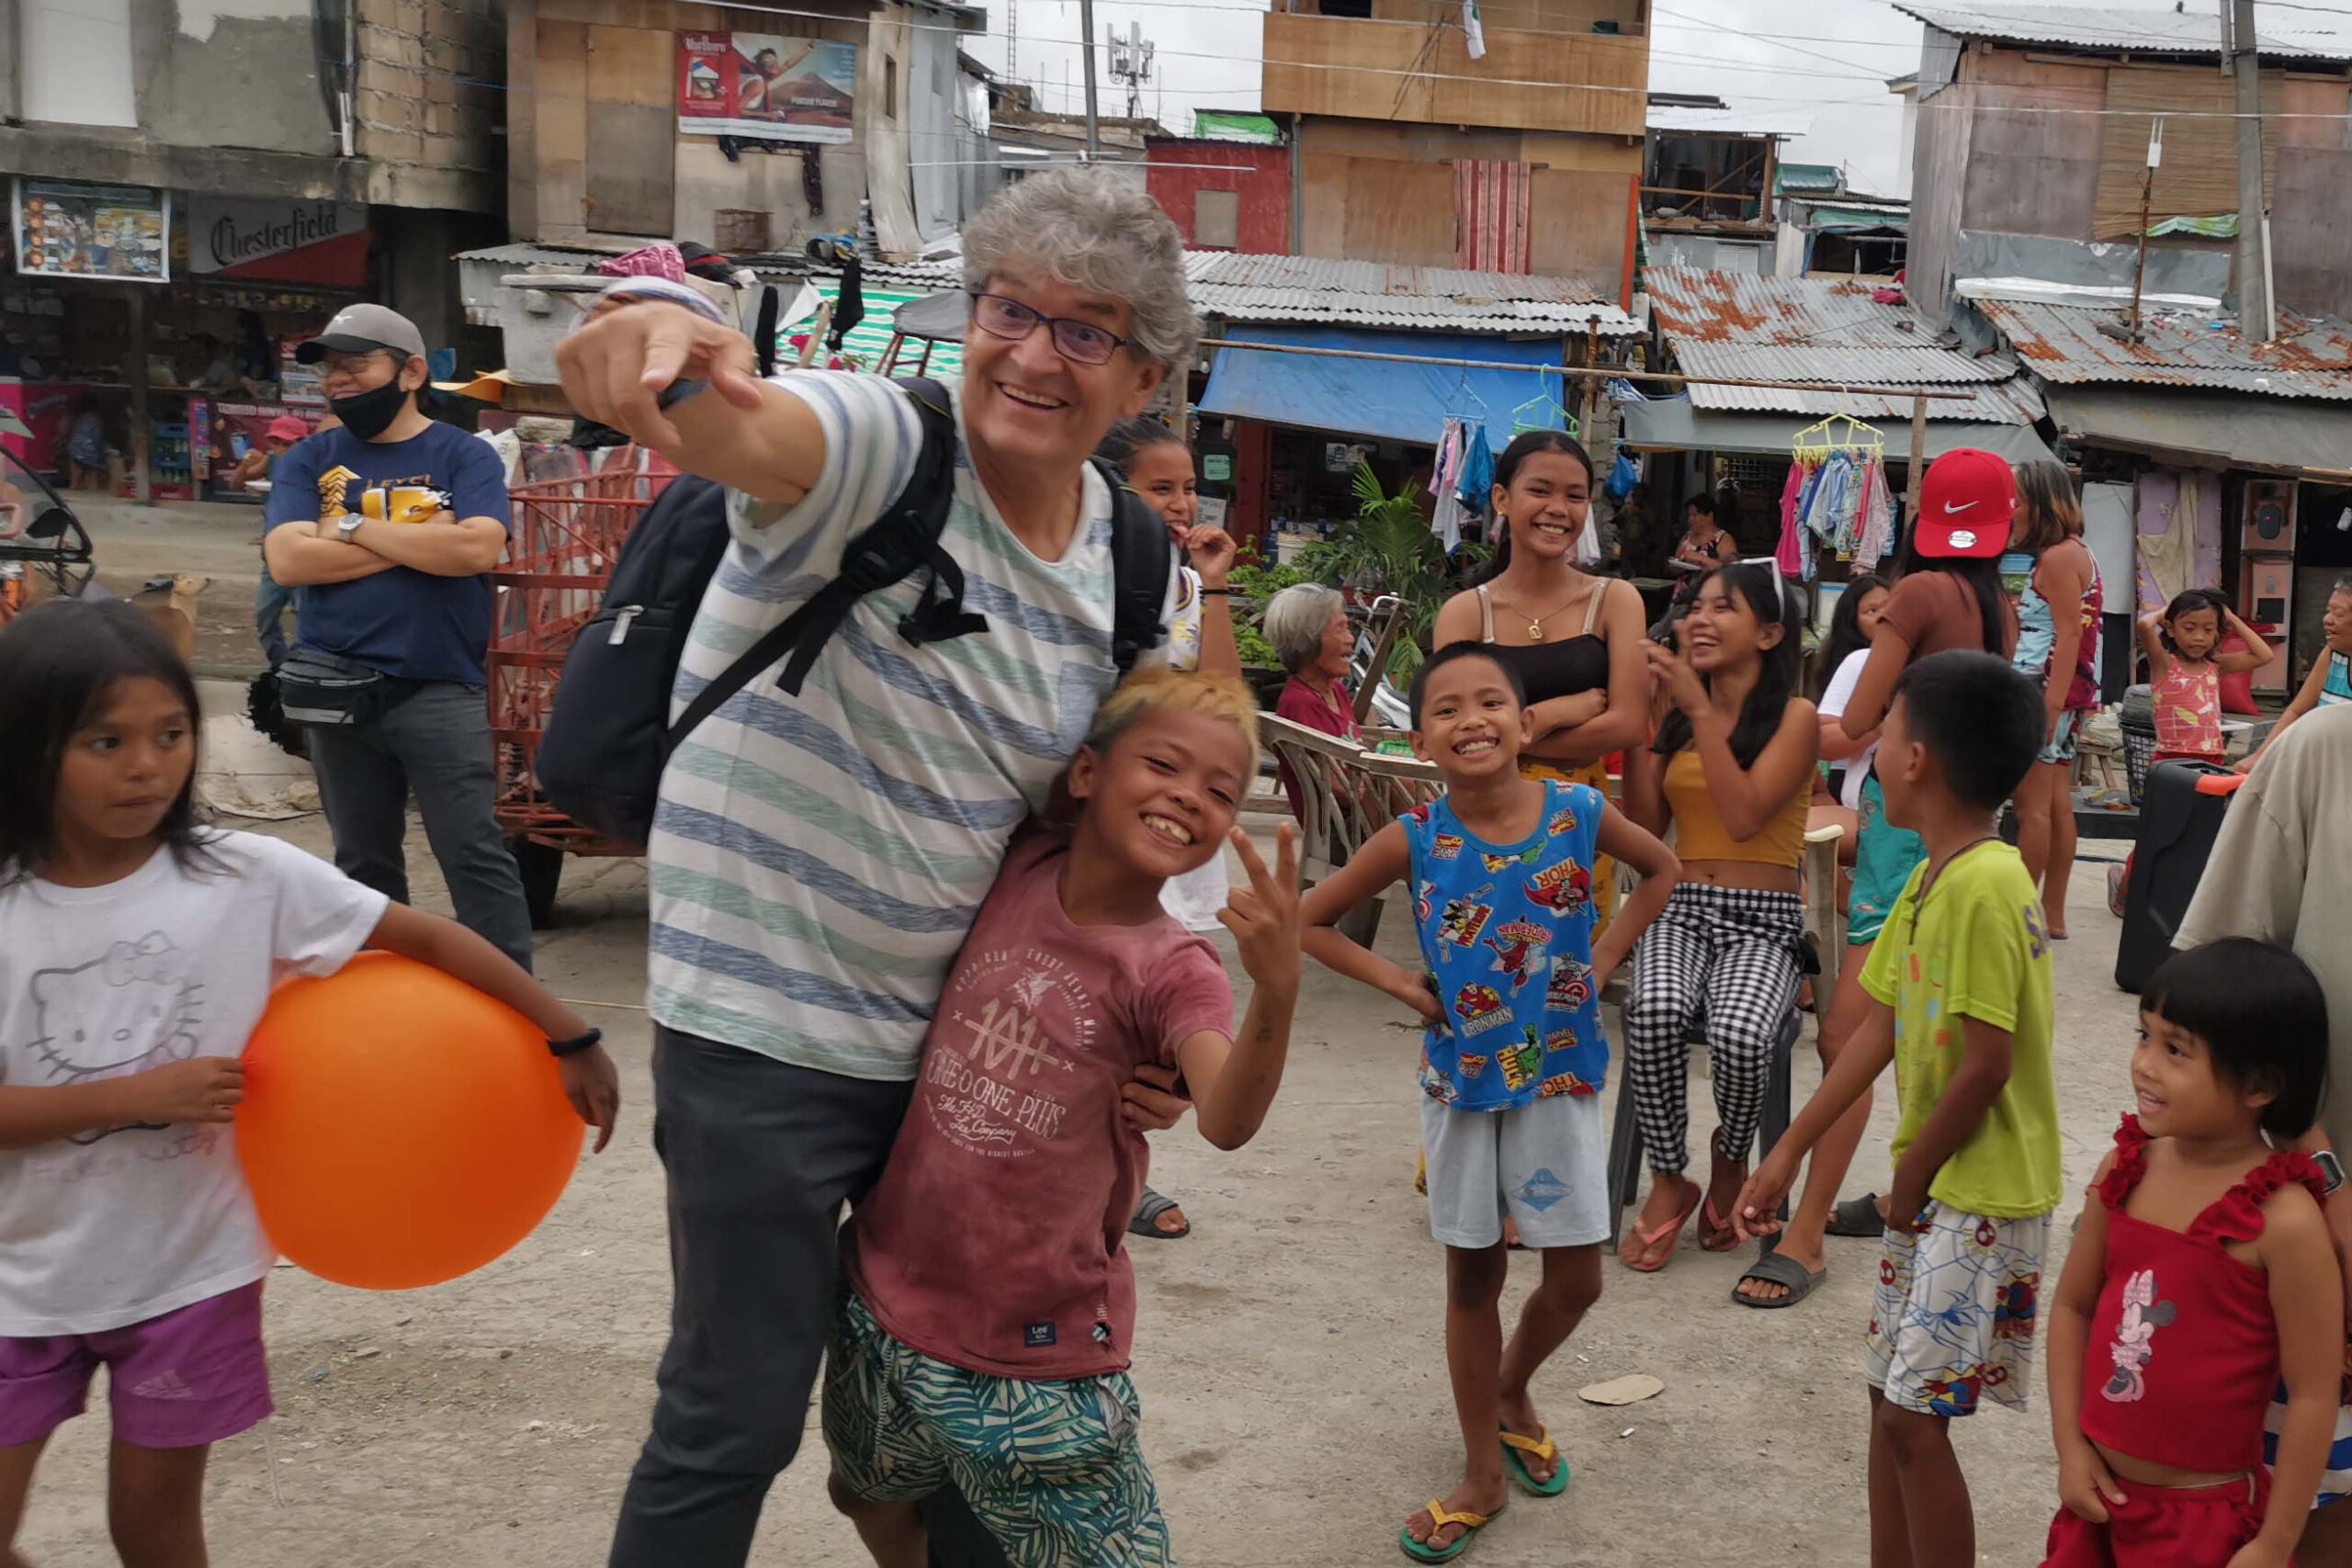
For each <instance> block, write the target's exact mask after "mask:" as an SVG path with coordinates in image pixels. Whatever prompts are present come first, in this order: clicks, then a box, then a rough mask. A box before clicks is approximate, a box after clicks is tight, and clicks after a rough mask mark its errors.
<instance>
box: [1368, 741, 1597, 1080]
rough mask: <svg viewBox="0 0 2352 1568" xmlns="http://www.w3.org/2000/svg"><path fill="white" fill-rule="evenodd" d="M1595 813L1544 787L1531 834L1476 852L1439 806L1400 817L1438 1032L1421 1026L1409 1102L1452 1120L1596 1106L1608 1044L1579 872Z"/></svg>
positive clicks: (1552, 786)
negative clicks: (1422, 1097) (1431, 1104)
mask: <svg viewBox="0 0 2352 1568" xmlns="http://www.w3.org/2000/svg"><path fill="white" fill-rule="evenodd" d="M1601 810H1602V801H1601V796H1600V792H1599V791H1597V790H1595V789H1593V788H1592V787H1591V786H1590V785H1589V784H1563V783H1560V782H1557V781H1551V782H1547V783H1546V784H1545V785H1544V813H1543V818H1542V820H1541V824H1540V826H1539V827H1538V828H1537V829H1536V831H1535V832H1534V834H1533V835H1532V836H1531V837H1530V838H1528V839H1526V840H1523V841H1521V842H1520V843H1517V844H1508V845H1495V844H1489V843H1487V842H1486V841H1484V840H1480V839H1478V838H1476V837H1474V836H1473V835H1471V834H1470V833H1469V832H1468V831H1466V830H1465V829H1464V828H1463V826H1462V822H1461V819H1460V818H1457V817H1455V816H1454V814H1453V807H1452V805H1451V804H1450V803H1449V802H1448V801H1447V799H1446V797H1444V796H1443V795H1441V796H1439V797H1438V798H1437V799H1436V800H1434V801H1431V802H1430V804H1429V805H1427V806H1422V807H1416V808H1414V809H1413V810H1412V811H1411V812H1409V813H1408V814H1407V815H1406V817H1405V818H1404V824H1405V839H1406V842H1407V844H1408V846H1409V847H1410V850H1411V855H1412V862H1411V865H1412V869H1411V876H1412V888H1413V915H1414V925H1415V929H1416V930H1417V931H1419V937H1420V946H1421V961H1422V963H1423V964H1425V965H1427V967H1428V969H1429V973H1430V976H1432V978H1433V983H1434V986H1435V989H1436V992H1437V997H1438V1000H1439V1002H1440V1004H1441V1005H1442V1007H1443V1008H1444V1009H1445V1021H1444V1022H1442V1023H1435V1024H1431V1025H1430V1027H1429V1029H1428V1031H1427V1032H1426V1034H1425V1036H1424V1039H1423V1042H1422V1050H1421V1074H1420V1082H1421V1090H1422V1092H1423V1093H1425V1094H1427V1095H1428V1096H1429V1097H1430V1099H1432V1100H1437V1101H1438V1102H1439V1103H1440V1104H1443V1105H1450V1106H1453V1108H1454V1109H1456V1110H1460V1111H1510V1110H1514V1109H1516V1108H1517V1107H1519V1106H1521V1105H1525V1104H1528V1103H1529V1102H1531V1101H1532V1100H1538V1099H1541V1098H1544V1097H1546V1096H1550V1095H1555V1094H1598V1093H1600V1089H1601V1086H1602V1084H1603V1082H1604V1081H1605V1079H1606V1078H1607V1077H1608V1073H1609V1041H1608V1038H1607V1036H1605V1035H1604V1034H1603V1033H1602V1032H1601V1027H1600V998H1598V997H1597V996H1595V995H1594V991H1593V984H1592V926H1593V914H1594V909H1593V887H1592V865H1593V861H1594V858H1595V856H1596V855H1597V853H1598V850H1599V840H1600V813H1601Z"/></svg>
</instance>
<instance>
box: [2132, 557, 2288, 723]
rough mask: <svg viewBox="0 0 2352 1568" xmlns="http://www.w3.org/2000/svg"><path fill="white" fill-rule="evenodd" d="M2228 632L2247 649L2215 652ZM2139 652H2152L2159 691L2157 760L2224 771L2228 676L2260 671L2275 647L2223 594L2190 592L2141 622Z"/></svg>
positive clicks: (2151, 673)
mask: <svg viewBox="0 0 2352 1568" xmlns="http://www.w3.org/2000/svg"><path fill="white" fill-rule="evenodd" d="M2230 632H2235V633H2237V634H2238V636H2239V637H2241V638H2243V639H2244V640H2245V648H2243V649H2240V650H2238V651H2237V652H2235V653H2222V652H2218V651H2216V650H2217V649H2220V648H2221V646H2222V637H2224V636H2225V635H2227V634H2228V633H2230ZM2140 646H2141V647H2142V648H2143V649H2146V650H2147V653H2148V680H2149V682H2151V683H2152V685H2153V686H2154V699H2155V709H2156V755H2155V760H2156V761H2160V762H2161V761H2165V759H2167V758H2172V757H2184V758H2188V759H2190V760H2191V761H2199V762H2211V763H2213V764H2214V765H2215V766H2217V767H2218V766H2220V764H2221V761H2222V676H2224V675H2231V674H2235V673H2238V672H2239V671H2248V670H2259V669H2261V668H2262V667H2263V666H2264V665H2266V664H2267V663H2269V662H2270V660H2271V657H2272V655H2271V650H2270V645H2269V644H2268V643H2267V642H2265V641H2263V640H2262V635H2261V634H2260V633H2259V632H2257V631H2256V630H2255V629H2254V628H2253V627H2252V626H2247V625H2246V624H2245V622H2244V621H2241V620H2239V619H2238V617H2237V615H2236V613H2235V612H2233V610H2231V608H2230V607H2229V605H2228V604H2225V603H2224V602H2223V601H2222V596H2221V595H2220V594H2219V593H2215V592H2212V591H2211V590H2210V589H2204V588H2192V589H2190V590H2189V591H2188V592H2186V593H2183V594H2181V595H2179V596H2178V597H2177V598H2176V599H2174V600H2173V602H2172V603H2171V604H2167V605H2165V607H2164V608H2163V609H2161V610H2151V611H2149V612H2148V613H2147V614H2146V615H2143V616H2141V617H2140Z"/></svg>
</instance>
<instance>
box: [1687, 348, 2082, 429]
mask: <svg viewBox="0 0 2352 1568" xmlns="http://www.w3.org/2000/svg"><path fill="white" fill-rule="evenodd" d="M1683 368H1684V369H1685V370H1689V371H1690V372H1691V374H1693V375H1710V376H1731V377H1736V378H1738V379H1741V380H1755V379H1763V378H1766V377H1768V376H1770V372H1769V371H1759V370H1758V369H1756V368H1754V367H1751V366H1748V365H1747V364H1745V363H1738V364H1735V365H1733V366H1730V367H1725V368H1722V369H1710V370H1706V371H1701V370H1699V369H1698V368H1697V367H1694V366H1691V365H1688V364H1686V365H1684V366H1683ZM1856 380H1857V382H1858V384H1861V385H1868V386H1875V387H1892V386H1921V387H1926V388H1927V389H1928V390H1929V391H1943V390H1951V391H1966V392H1967V393H1968V394H1969V395H1968V396H1967V397H1965V398H1930V399H1928V418H1929V419H1931V420H1939V421H1940V420H1953V419H1964V420H1973V421H1977V422H1981V423H1991V424H2031V423H2034V421H2036V420H2038V419H2040V418H2041V410H2042V403H2041V393H2040V392H2039V391H2037V390H2036V389H2034V386H2033V384H2032V383H2031V382H2030V381H2029V380H2027V379H2026V378H2024V377H2022V376H2020V377H2018V378H2015V379H2013V380H2008V381H2001V382H1996V383H1993V384H1991V385H1986V386H1972V387H1966V388H1961V387H1951V388H1944V387H1939V386H1936V385H1934V384H1933V383H1930V382H1927V381H1922V380H1919V379H1918V378H1916V377H1904V376H1871V377H1863V378H1856ZM1690 390H1691V407H1692V408H1696V409H1710V410H1713V409H1738V410H1744V411H1746V412H1751V413H1803V414H1813V415H1816V416H1826V415H1828V414H1833V413H1846V414H1851V415H1853V416H1854V417H1855V418H1856V419H1866V420H1876V421H1879V422H1880V423H1886V422H1888V421H1896V422H1908V421H1909V419H1910V418H1911V400H1910V399H1909V398H1888V397H1877V396H1873V395H1871V394H1870V393H1868V392H1841V391H1838V390H1836V389H1826V390H1823V391H1819V392H1798V391H1787V390H1783V389H1779V388H1772V387H1708V386H1699V387H1692V388H1691V389H1690Z"/></svg>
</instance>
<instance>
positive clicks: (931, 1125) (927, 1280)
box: [843, 829, 1233, 1382]
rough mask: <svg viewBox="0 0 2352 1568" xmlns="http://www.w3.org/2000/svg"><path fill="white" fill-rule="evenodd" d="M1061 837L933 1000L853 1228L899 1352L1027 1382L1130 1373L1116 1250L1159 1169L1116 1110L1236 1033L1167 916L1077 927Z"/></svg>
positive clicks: (1129, 1308)
mask: <svg viewBox="0 0 2352 1568" xmlns="http://www.w3.org/2000/svg"><path fill="white" fill-rule="evenodd" d="M1068 853H1069V839H1068V838H1067V837H1066V836H1064V835H1061V834H1058V833H1053V832H1048V831H1046V830H1043V829H1024V830H1023V832H1022V833H1020V834H1019V835H1017V836H1016V837H1015V838H1014V840H1013V842H1012V850H1011V852H1009V853H1007V854H1006V856H1005V860H1004V869H1003V870H1002V871H1001V872H1000V873H999V874H998V875H997V880H996V886H995V887H994V888H993V889H992V890H991V891H990V892H989V897H988V902H987V903H985V904H983V905H982V906H981V907H980V914H979V919H978V920H976V921H975V922H974V923H973V926H972V931H971V934H970V936H968V937H967V938H966V939H965V942H964V951H963V953H961V954H960V955H959V956H958V957H957V958H956V972H955V974H954V975H953V976H950V977H949V979H948V982H947V989H946V992H945V994H944V995H943V996H942V997H941V998H940V1001H939V1010H938V1012H937V1013H936V1014H934V1015H933V1019H932V1025H931V1032H930V1035H929V1036H928V1037H927V1038H926V1039H925V1040H924V1042H923V1054H922V1070H921V1074H920V1076H919V1077H917V1078H916V1080H915V1093H914V1102H913V1104H911V1105H910V1106H909V1107H908V1109H907V1119H906V1122H905V1124H904V1125H903V1126H901V1127H900V1128H899V1141H898V1143H897V1144H896V1145H894V1146H893V1147H892V1149H891V1151H890V1161H889V1164H888V1167H887V1168H885V1169H884V1170H883V1172H882V1179H881V1181H880V1182H879V1183H877V1184H876V1187H875V1189H874V1191H873V1194H872V1195H871V1196H870V1197H868V1198H867V1199H866V1201H865V1202H863V1203H861V1204H859V1205H858V1207H857V1212H856V1213H855V1214H854V1217H853V1218H852V1221H851V1224H850V1235H849V1241H848V1245H847V1247H846V1248H845V1250H844V1253H843V1267H844V1268H845V1269H847V1271H848V1275H849V1281H850V1286H851V1288H852V1289H854V1290H855V1291H856V1292H857V1293H858V1295H859V1296H860V1297H861V1298H863V1299H864V1300H865V1304H866V1305H867V1306H868V1307H870V1308H872V1309H873V1312H874V1316H875V1318H876V1321H877V1322H879V1323H880V1324H881V1325H882V1326H883V1328H884V1329H885V1330H887V1331H888V1333H889V1335H890V1336H891V1337H893V1338H895V1339H897V1340H898V1341H899V1343H901V1344H904V1345H907V1346H910V1347H912V1348H914V1349H917V1350H920V1351H922V1353H923V1354H925V1355H927V1356H933V1357H936V1358H938V1359H940V1360H943V1361H948V1362H952V1363H953V1364H955V1365H956V1366H959V1367H964V1368H967V1369H969V1370H971V1371H979V1372H991V1373H994V1374H996V1375H998V1376H1000V1377H1011V1378H1020V1379H1023V1380H1024V1381H1028V1382H1053V1381H1059V1380H1063V1379H1069V1378H1082V1377H1095V1376H1098V1375H1100V1374H1102V1373H1104V1372H1114V1371H1119V1370H1121V1369H1122V1368H1124V1367H1125V1366H1126V1365H1127V1362H1128V1360H1129V1359H1130V1357H1131V1355H1132V1351H1133V1340H1134V1336H1135V1321H1136V1282H1135V1268H1134V1265H1133V1263H1132V1262H1131V1261H1130V1260H1129V1259H1128V1258H1127V1254H1126V1249H1125V1246H1124V1245H1123V1243H1124V1241H1125V1236H1126V1231H1127V1218H1128V1216H1129V1215H1131V1214H1133V1213H1135V1208H1136V1197H1137V1195H1138V1194H1140V1193H1141V1191H1142V1190H1143V1184H1144V1175H1145V1170H1146V1168H1147V1167H1148V1165H1149V1163H1150V1155H1149V1152H1148V1149H1147V1147H1146V1145H1145V1144H1144V1139H1143V1134H1140V1133H1138V1132H1136V1130H1135V1128H1133V1127H1132V1126H1130V1125H1128V1123H1127V1122H1126V1121H1125V1118H1123V1117H1122V1116H1121V1115H1120V1114H1119V1106H1120V1102H1121V1091H1122V1090H1123V1089H1125V1086H1126V1085H1127V1084H1128V1083H1129V1082H1130V1081H1132V1080H1133V1079H1134V1077H1135V1075H1136V1067H1137V1066H1139V1065H1140V1064H1142V1063H1146V1062H1151V1063H1156V1064H1158V1065H1159V1066H1170V1067H1172V1066H1177V1065H1178V1064H1177V1058H1176V1051H1177V1047H1178V1046H1179V1045H1181V1044H1182V1043H1183V1042H1184V1041H1185V1040H1187V1039H1189V1038H1190V1037H1192V1036H1193V1035H1194V1034H1196V1033H1199V1032H1202V1031H1204V1030H1215V1031H1216V1032H1219V1033H1223V1034H1228V1035H1229V1034H1230V1033H1231V1032H1232V1031H1233V987H1232V985H1231V983H1230V982H1229V981H1227V978H1226V976H1225V965H1224V964H1222V963H1221V962H1219V961H1218V958H1217V955H1216V949H1215V948H1213V947H1211V946H1210V945H1209V944H1208V943H1207V942H1204V941H1202V940H1201V939H1200V938H1199V937H1196V936H1194V935H1193V934H1192V933H1190V932H1189V931H1185V930H1184V928H1183V927H1182V926H1181V925H1179V924H1177V923H1176V921H1174V920H1172V919H1169V918H1167V917H1166V916H1161V917H1159V918H1158V919H1152V920H1149V921H1148V922H1146V923H1145V924H1143V925H1139V926H1086V927H1082V928H1081V927H1079V926H1075V925H1072V924H1071V923H1070V920H1069V916H1068V915H1066V914H1064V913H1063V912H1062V905H1061V897H1060V893H1059V891H1058V889H1057V879H1058V876H1059V874H1060V871H1061V866H1062V860H1063V857H1064V856H1065V855H1066V854H1068Z"/></svg>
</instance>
